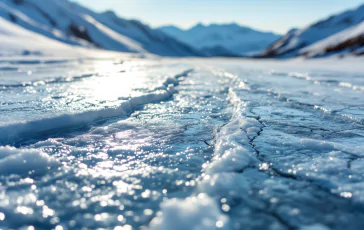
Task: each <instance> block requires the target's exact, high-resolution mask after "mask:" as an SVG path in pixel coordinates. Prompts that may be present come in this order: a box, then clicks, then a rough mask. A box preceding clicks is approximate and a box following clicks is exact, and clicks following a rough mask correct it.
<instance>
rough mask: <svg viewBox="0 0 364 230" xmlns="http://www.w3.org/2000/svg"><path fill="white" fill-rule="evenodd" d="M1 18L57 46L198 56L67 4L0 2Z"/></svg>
mask: <svg viewBox="0 0 364 230" xmlns="http://www.w3.org/2000/svg"><path fill="white" fill-rule="evenodd" d="M0 17H2V18H4V19H6V20H8V21H11V22H13V23H15V24H17V25H19V26H21V27H23V28H25V29H27V30H30V31H33V32H35V33H38V34H41V35H43V36H46V37H48V38H51V39H54V40H58V41H60V42H63V43H66V44H69V45H76V46H83V47H99V48H103V49H107V50H113V51H121V52H135V53H153V54H157V55H164V56H201V55H202V53H201V52H200V51H197V50H196V49H194V48H192V47H190V46H188V45H186V44H184V43H182V42H180V41H177V40H176V39H174V38H172V37H170V36H168V35H166V34H164V33H163V32H161V31H159V30H155V29H151V28H150V27H149V26H147V25H144V24H143V23H141V22H139V21H135V20H125V19H122V18H119V17H118V16H116V15H115V14H114V13H112V12H110V11H108V12H105V13H95V12H93V11H91V10H89V9H86V8H84V7H82V6H80V5H78V4H76V3H73V2H70V1H68V0H1V1H0Z"/></svg>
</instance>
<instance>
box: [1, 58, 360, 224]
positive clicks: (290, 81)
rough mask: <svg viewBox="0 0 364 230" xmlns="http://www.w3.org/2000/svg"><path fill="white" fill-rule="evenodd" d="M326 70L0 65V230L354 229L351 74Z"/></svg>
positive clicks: (269, 65)
mask: <svg viewBox="0 0 364 230" xmlns="http://www.w3.org/2000/svg"><path fill="white" fill-rule="evenodd" d="M337 62H338V61H337ZM331 63H332V66H330V64H326V65H323V67H320V65H315V64H312V63H311V64H307V65H306V64H305V63H304V62H297V63H284V62H267V61H244V60H223V59H211V60H202V59H201V60H198V59H196V60H188V59H157V58H154V59H138V58H131V57H130V58H126V57H124V58H118V59H115V58H113V59H86V58H83V59H77V58H73V59H34V58H33V59H16V58H12V59H1V61H0V103H1V107H0V146H2V147H0V229H34V228H35V229H51V228H55V229H57V230H60V229H125V230H126V229H128V230H129V229H153V230H163V229H168V230H171V229H178V230H179V229H180V230H185V229H196V230H200V229H206V230H210V229H302V230H326V229H338V230H339V229H347V230H349V229H361V228H362V226H364V112H363V111H364V76H363V74H362V73H363V72H364V71H358V69H360V66H359V68H357V69H355V70H354V69H351V68H347V69H344V68H342V69H341V67H340V66H333V65H335V63H336V62H335V61H332V62H331ZM331 67H332V68H331ZM363 69H364V68H363ZM33 227H34V228H33Z"/></svg>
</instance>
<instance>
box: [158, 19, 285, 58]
mask: <svg viewBox="0 0 364 230" xmlns="http://www.w3.org/2000/svg"><path fill="white" fill-rule="evenodd" d="M159 29H160V30H161V31H163V32H165V33H167V34H169V35H171V36H173V37H175V38H176V39H179V40H180V41H183V42H185V43H187V44H189V45H191V46H193V47H195V48H198V49H210V50H211V48H214V47H221V48H224V49H226V50H230V51H231V52H232V54H240V55H246V54H249V53H256V52H260V51H263V50H264V49H265V48H266V47H267V46H268V45H270V44H271V43H273V42H274V41H276V40H277V39H278V38H280V36H279V35H277V34H274V33H270V32H261V31H256V30H253V29H251V28H248V27H242V26H240V25H237V24H221V25H218V24H211V25H208V26H205V25H202V24H198V25H196V26H195V27H193V28H191V29H189V30H181V29H179V28H177V27H174V26H165V27H160V28H159Z"/></svg>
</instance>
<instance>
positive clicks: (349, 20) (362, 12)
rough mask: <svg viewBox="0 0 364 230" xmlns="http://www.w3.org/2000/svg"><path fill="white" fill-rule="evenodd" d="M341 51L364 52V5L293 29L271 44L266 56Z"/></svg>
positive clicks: (341, 52) (308, 54) (264, 55)
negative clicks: (304, 26) (301, 27)
mask: <svg viewBox="0 0 364 230" xmlns="http://www.w3.org/2000/svg"><path fill="white" fill-rule="evenodd" d="M339 53H340V54H341V55H345V54H354V55H361V54H363V53H364V5H362V6H360V7H358V8H356V9H353V10H348V11H345V12H343V13H340V14H337V15H333V16H331V17H328V18H326V19H323V20H321V21H318V22H316V23H314V24H312V25H310V26H308V27H306V28H303V29H297V30H291V31H289V32H288V33H287V34H286V35H285V36H283V37H282V38H281V39H279V40H278V41H277V42H275V43H274V44H272V45H271V46H270V47H268V48H267V49H266V50H265V52H264V53H263V55H262V57H284V58H290V57H296V56H306V57H320V56H328V55H331V54H339Z"/></svg>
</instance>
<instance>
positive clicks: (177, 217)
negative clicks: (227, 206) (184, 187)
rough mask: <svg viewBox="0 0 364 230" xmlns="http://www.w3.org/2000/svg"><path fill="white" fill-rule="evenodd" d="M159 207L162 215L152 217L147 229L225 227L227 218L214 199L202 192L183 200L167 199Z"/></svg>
mask: <svg viewBox="0 0 364 230" xmlns="http://www.w3.org/2000/svg"><path fill="white" fill-rule="evenodd" d="M161 209H162V215H160V216H158V217H156V218H154V219H153V221H152V222H151V224H150V226H149V230H170V229H174V230H186V229H189V230H212V229H227V220H228V218H227V217H226V216H225V215H223V214H222V213H221V212H220V209H219V207H218V206H217V204H216V203H215V201H214V200H212V199H211V198H209V197H207V195H205V194H203V193H201V194H199V195H198V196H197V197H189V198H187V199H185V200H178V199H172V200H169V201H167V202H164V203H163V204H162V207H161Z"/></svg>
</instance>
